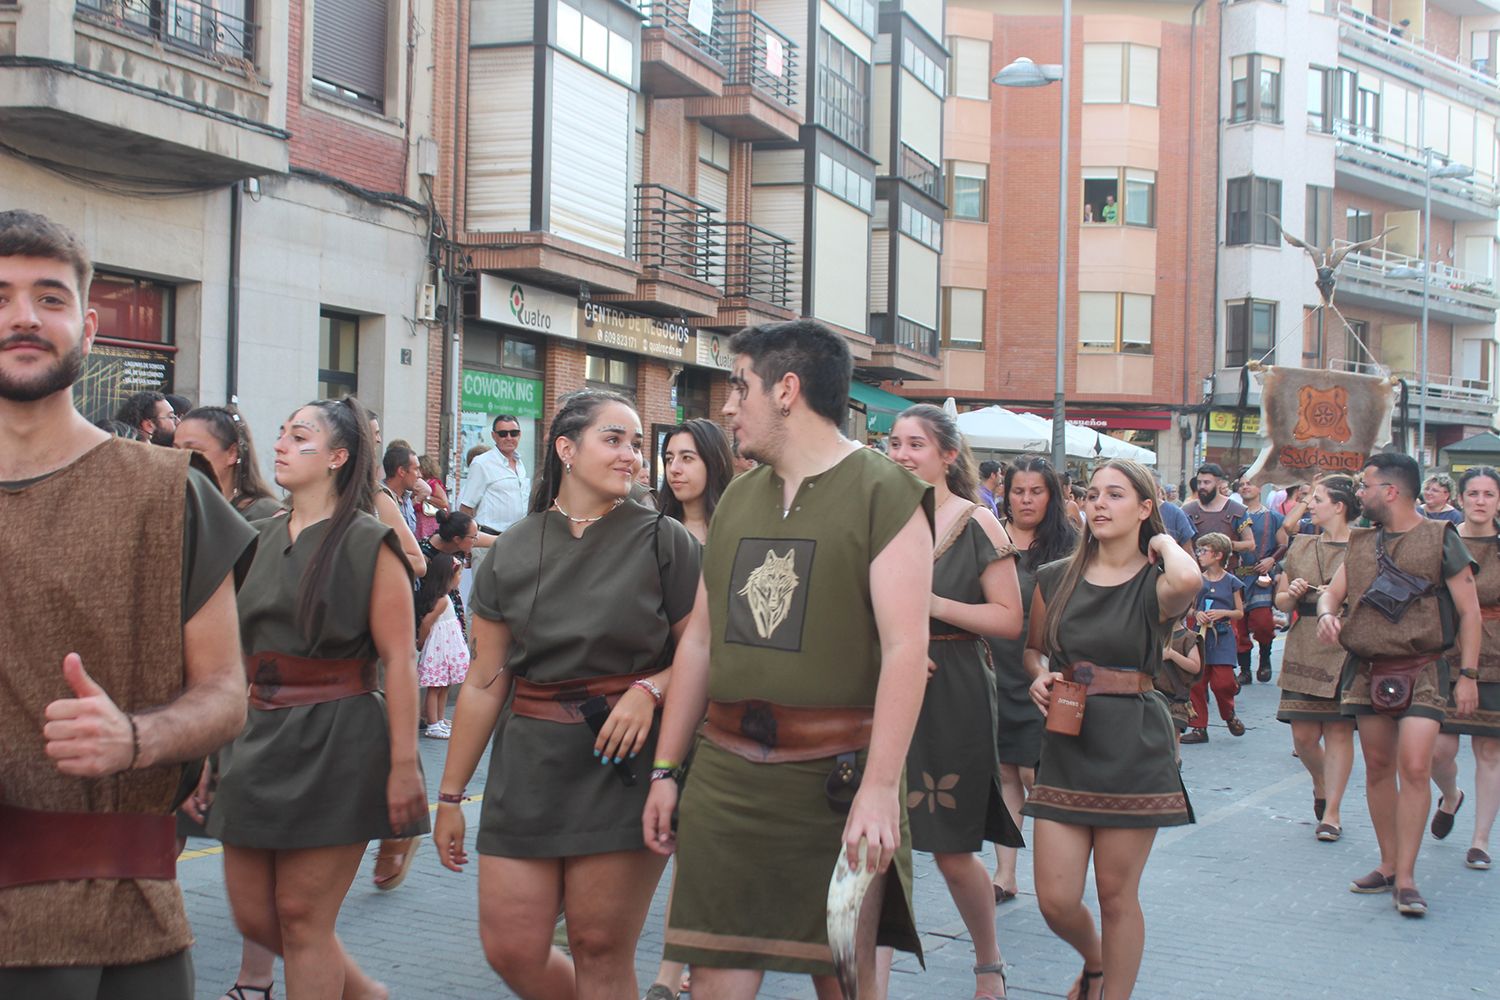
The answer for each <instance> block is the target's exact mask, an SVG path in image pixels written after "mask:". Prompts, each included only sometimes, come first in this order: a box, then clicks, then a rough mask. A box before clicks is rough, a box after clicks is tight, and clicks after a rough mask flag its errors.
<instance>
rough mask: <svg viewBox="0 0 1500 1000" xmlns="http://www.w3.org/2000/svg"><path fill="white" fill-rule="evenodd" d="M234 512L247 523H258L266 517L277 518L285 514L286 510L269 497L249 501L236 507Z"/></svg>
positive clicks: (277, 501) (278, 502)
mask: <svg viewBox="0 0 1500 1000" xmlns="http://www.w3.org/2000/svg"><path fill="white" fill-rule="evenodd" d="M235 510H237V511H239V512H240V516H241V517H243V518H244V519H245V520H247V521H260V520H264V519H265V518H268V517H278V516H281V515H284V514H286V512H287V509H286V508H285V507H284V506H282V504H281V502H280V501H279V500H273V499H271V498H270V497H260V498H258V499H255V500H251V501H250V502H249V503H247V504H245V506H243V507H236V508H235Z"/></svg>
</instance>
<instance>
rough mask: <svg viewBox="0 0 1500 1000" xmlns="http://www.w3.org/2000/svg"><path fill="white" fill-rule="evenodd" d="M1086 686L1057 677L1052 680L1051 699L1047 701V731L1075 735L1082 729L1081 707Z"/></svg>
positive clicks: (1086, 695)
mask: <svg viewBox="0 0 1500 1000" xmlns="http://www.w3.org/2000/svg"><path fill="white" fill-rule="evenodd" d="M1087 698H1088V687H1087V685H1084V684H1079V683H1077V682H1076V681H1067V680H1063V679H1062V678H1061V677H1059V678H1058V679H1057V680H1055V681H1053V682H1052V700H1051V701H1049V702H1048V703H1047V732H1049V733H1057V734H1058V735H1060V736H1077V735H1078V734H1079V733H1080V732H1082V731H1083V709H1084V704H1085V702H1086V700H1087Z"/></svg>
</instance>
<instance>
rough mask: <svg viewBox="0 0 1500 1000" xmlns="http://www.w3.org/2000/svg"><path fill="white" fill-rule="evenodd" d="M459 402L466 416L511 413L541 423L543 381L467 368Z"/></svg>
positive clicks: (464, 372)
mask: <svg viewBox="0 0 1500 1000" xmlns="http://www.w3.org/2000/svg"><path fill="white" fill-rule="evenodd" d="M459 401H460V405H459V408H460V409H461V410H463V411H464V412H466V413H491V414H498V413H510V414H514V415H515V416H518V417H529V418H531V419H533V420H540V419H541V418H542V380H541V379H536V378H519V377H517V376H515V375H501V374H499V373H498V372H481V371H475V370H474V369H472V368H465V369H464V370H463V385H462V386H461V387H460V396H459Z"/></svg>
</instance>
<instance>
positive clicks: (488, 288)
mask: <svg viewBox="0 0 1500 1000" xmlns="http://www.w3.org/2000/svg"><path fill="white" fill-rule="evenodd" d="M479 318H480V319H482V320H484V321H486V322H488V323H502V324H504V325H505V326H518V327H520V328H521V329H523V330H531V331H533V332H534V333H545V334H547V335H549V336H552V337H576V336H577V335H578V333H577V330H578V300H577V299H575V298H573V297H572V296H571V295H563V294H562V293H560V292H550V291H548V290H547V289H545V288H537V287H536V286H534V285H525V284H522V283H521V282H519V281H511V280H510V279H508V278H501V277H497V276H496V275H493V274H480V275H479Z"/></svg>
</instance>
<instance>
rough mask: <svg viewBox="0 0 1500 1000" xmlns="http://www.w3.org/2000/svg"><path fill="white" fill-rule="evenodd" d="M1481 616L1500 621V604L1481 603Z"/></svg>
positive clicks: (1488, 619)
mask: <svg viewBox="0 0 1500 1000" xmlns="http://www.w3.org/2000/svg"><path fill="white" fill-rule="evenodd" d="M1479 617H1480V618H1481V619H1482V620H1484V621H1487V622H1500V604H1481V605H1480V606H1479Z"/></svg>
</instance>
